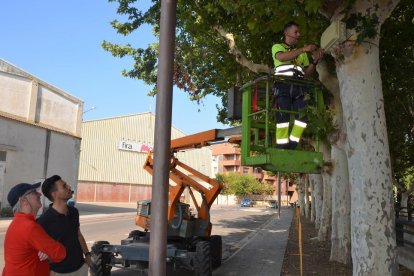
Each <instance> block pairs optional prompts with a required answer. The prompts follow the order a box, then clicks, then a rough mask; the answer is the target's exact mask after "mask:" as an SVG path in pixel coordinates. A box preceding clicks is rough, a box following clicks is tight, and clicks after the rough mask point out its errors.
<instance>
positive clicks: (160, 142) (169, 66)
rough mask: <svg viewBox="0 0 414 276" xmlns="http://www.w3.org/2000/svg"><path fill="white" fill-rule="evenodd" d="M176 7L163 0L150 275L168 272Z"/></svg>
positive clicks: (158, 275) (174, 0)
mask: <svg viewBox="0 0 414 276" xmlns="http://www.w3.org/2000/svg"><path fill="white" fill-rule="evenodd" d="M176 9H177V3H176V0H162V1H161V18H160V43H159V56H158V73H157V100H156V112H155V131H154V174H153V178H152V200H151V239H150V252H149V275H151V276H165V275H166V272H167V266H166V257H167V208H168V182H169V181H168V173H169V163H170V162H169V161H170V144H171V111H172V91H173V65H174V48H175V24H176Z"/></svg>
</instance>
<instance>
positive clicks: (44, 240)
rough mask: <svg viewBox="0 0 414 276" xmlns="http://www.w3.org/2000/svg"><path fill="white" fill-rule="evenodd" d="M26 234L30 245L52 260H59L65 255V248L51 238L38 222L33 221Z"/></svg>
mask: <svg viewBox="0 0 414 276" xmlns="http://www.w3.org/2000/svg"><path fill="white" fill-rule="evenodd" d="M28 235H30V239H29V240H30V243H31V244H32V246H33V247H34V248H36V250H38V251H41V252H43V253H44V254H46V255H47V256H48V257H49V258H50V259H51V260H52V261H53V262H56V263H58V262H61V261H63V259H64V258H65V257H66V248H65V247H64V246H63V245H62V244H61V243H60V242H57V241H55V240H54V239H52V238H51V237H50V236H49V235H48V234H47V233H46V231H45V230H44V229H43V228H42V227H41V226H40V225H39V224H37V223H35V224H34V226H33V228H32V230H31V231H30V233H28Z"/></svg>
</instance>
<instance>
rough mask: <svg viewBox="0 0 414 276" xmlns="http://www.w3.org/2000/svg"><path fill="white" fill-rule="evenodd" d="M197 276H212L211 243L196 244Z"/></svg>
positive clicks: (200, 242) (201, 242)
mask: <svg viewBox="0 0 414 276" xmlns="http://www.w3.org/2000/svg"><path fill="white" fill-rule="evenodd" d="M195 275H196V276H211V275H212V267H211V252H210V242H209V241H199V242H198V243H197V244H196V256H195Z"/></svg>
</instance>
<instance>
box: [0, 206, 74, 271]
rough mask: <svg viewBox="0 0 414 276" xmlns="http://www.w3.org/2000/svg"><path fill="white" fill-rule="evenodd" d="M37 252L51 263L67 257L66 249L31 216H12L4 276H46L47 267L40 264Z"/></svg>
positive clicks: (8, 232) (5, 244)
mask: <svg viewBox="0 0 414 276" xmlns="http://www.w3.org/2000/svg"><path fill="white" fill-rule="evenodd" d="M39 251H42V252H43V253H45V254H46V255H48V256H49V259H50V260H52V261H53V262H60V261H62V260H63V259H64V258H65V257H66V249H65V247H64V246H63V245H62V244H60V243H59V242H57V241H55V240H54V239H52V238H51V237H49V236H48V235H47V234H46V232H45V230H43V228H42V227H41V226H40V225H39V224H37V223H36V221H35V216H34V215H33V214H25V213H15V214H14V218H13V221H12V222H11V223H10V226H9V228H8V229H7V232H6V237H5V239H4V259H5V265H4V269H3V276H32V275H33V276H43V275H45V276H48V275H49V263H48V261H47V260H45V261H40V260H39V257H38V253H39Z"/></svg>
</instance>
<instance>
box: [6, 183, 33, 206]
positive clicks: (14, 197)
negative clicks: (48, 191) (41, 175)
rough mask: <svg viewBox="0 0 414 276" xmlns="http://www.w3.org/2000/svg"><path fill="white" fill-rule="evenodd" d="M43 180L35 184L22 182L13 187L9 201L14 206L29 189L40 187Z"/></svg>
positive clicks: (8, 196)
mask: <svg viewBox="0 0 414 276" xmlns="http://www.w3.org/2000/svg"><path fill="white" fill-rule="evenodd" d="M40 184H41V182H39V183H35V184H27V183H20V184H17V185H16V186H14V187H13V188H11V190H10V192H9V194H8V195H7V201H8V202H9V204H10V206H11V207H12V208H13V207H14V205H16V203H17V202H18V201H19V197H21V196H23V195H24V194H25V193H26V192H27V191H30V190H36V189H37V188H39V187H40Z"/></svg>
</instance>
